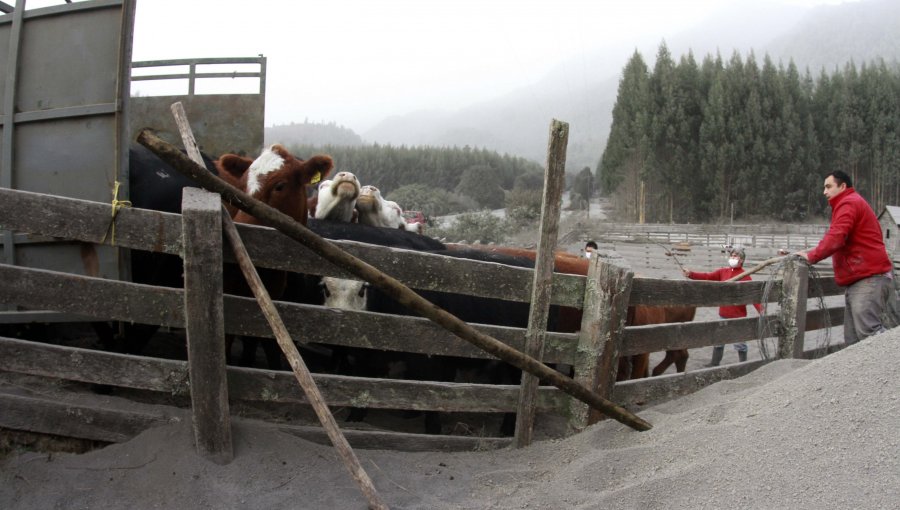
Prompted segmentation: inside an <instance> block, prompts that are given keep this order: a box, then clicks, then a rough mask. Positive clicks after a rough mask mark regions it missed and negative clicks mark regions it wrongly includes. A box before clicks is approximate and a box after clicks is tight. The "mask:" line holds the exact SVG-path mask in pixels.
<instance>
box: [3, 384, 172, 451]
mask: <svg viewBox="0 0 900 510" xmlns="http://www.w3.org/2000/svg"><path fill="white" fill-rule="evenodd" d="M147 408H148V411H147V412H139V411H134V410H131V411H126V410H121V409H109V408H103V407H100V406H99V405H95V404H73V403H71V402H58V401H55V400H52V399H46V398H36V397H30V396H23V395H11V394H8V393H5V392H0V410H2V412H0V427H3V428H6V429H13V430H23V431H27V432H36V433H40V434H54V435H58V436H64V437H76V438H80V439H90V440H94V441H106V442H110V443H119V442H122V441H128V440H129V439H131V438H133V437H134V436H136V435H138V434H140V433H141V432H143V431H144V430H146V429H148V428H150V427H157V426H160V425H165V424H167V423H170V422H172V421H173V420H180V419H186V418H187V413H185V412H184V411H182V410H176V409H175V408H172V411H171V414H169V413H167V414H162V413H160V412H159V410H158V409H156V410H155V412H150V411H149V406H147Z"/></svg>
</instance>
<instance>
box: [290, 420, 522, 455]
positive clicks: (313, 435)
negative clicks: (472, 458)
mask: <svg viewBox="0 0 900 510" xmlns="http://www.w3.org/2000/svg"><path fill="white" fill-rule="evenodd" d="M276 428H277V429H278V430H279V431H281V432H285V433H288V434H292V435H295V436H297V437H300V438H303V439H306V440H307V441H312V442H314V443H319V444H328V443H327V440H328V439H327V438H326V436H325V431H323V430H322V429H319V428H317V427H303V426H297V425H276ZM343 431H344V435H345V436H347V441H348V442H349V443H350V446H352V447H354V448H358V449H363V450H396V451H401V452H429V451H446V452H471V451H483V450H497V449H500V448H506V447H507V446H509V445H510V443H511V442H512V439H511V438H508V437H478V436H439V435H425V434H409V433H403V432H385V431H378V430H365V431H363V430H352V429H347V428H344V429H343Z"/></svg>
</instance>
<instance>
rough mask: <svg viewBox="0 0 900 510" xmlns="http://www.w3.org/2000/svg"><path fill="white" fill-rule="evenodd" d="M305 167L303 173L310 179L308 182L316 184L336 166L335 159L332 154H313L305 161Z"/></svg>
mask: <svg viewBox="0 0 900 510" xmlns="http://www.w3.org/2000/svg"><path fill="white" fill-rule="evenodd" d="M303 167H304V172H303V173H304V175H305V176H306V177H307V178H308V179H309V180H308V182H309V183H310V184H315V183H317V182H319V181H321V180H322V179H324V178H326V177H328V174H329V173H330V172H331V169H332V168H334V161H333V160H332V159H331V157H330V156H313V157H312V158H310V159H308V160H306V161H304V162H303Z"/></svg>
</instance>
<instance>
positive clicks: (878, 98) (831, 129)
mask: <svg viewBox="0 0 900 510" xmlns="http://www.w3.org/2000/svg"><path fill="white" fill-rule="evenodd" d="M655 60H656V63H655V65H654V66H653V68H652V69H650V68H648V66H647V64H646V63H645V60H644V58H643V57H642V56H641V54H640V53H638V52H635V53H634V55H633V56H632V58H631V60H630V61H629V62H628V64H627V65H626V67H625V69H624V71H623V74H622V79H621V81H620V84H619V95H618V100H617V102H616V106H615V108H614V109H613V123H612V128H611V131H610V136H609V142H608V144H607V145H606V149H605V151H604V153H603V157H602V159H601V161H600V164H599V165H598V168H597V176H598V180H599V182H600V186H601V189H602V192H603V193H604V194H608V195H610V197H611V198H612V203H613V205H614V209H615V213H616V215H617V216H618V217H619V218H620V219H623V220H625V221H638V222H675V223H686V222H714V221H722V220H725V219H728V218H730V217H731V215H732V214H733V215H734V217H735V218H736V219H743V220H752V219H754V218H773V219H776V220H782V221H791V222H796V221H805V220H807V219H809V218H810V217H813V216H816V217H818V216H821V215H822V213H823V212H824V209H825V207H827V203H826V202H825V201H824V200H823V199H822V195H821V187H822V181H823V180H824V176H825V175H826V174H827V173H828V172H830V171H833V170H843V171H845V172H847V173H848V174H849V175H850V176H851V178H852V180H853V183H854V186H855V187H856V188H857V190H858V191H860V192H861V193H862V194H863V196H865V197H866V198H867V199H868V200H869V202H870V203H871V205H872V206H873V207H874V208H875V210H876V211H879V210H881V208H883V207H884V205H887V204H896V203H900V171H898V168H900V129H898V128H900V71H898V70H897V68H896V67H889V66H887V65H886V64H885V63H884V62H883V61H878V62H873V63H869V64H862V65H861V66H860V67H859V68H857V66H856V65H855V64H852V63H851V64H848V65H846V66H845V67H844V68H843V69H842V70H840V71H836V72H834V73H826V72H824V71H823V72H822V73H821V74H820V75H819V76H817V77H815V78H814V77H812V76H811V75H810V74H809V73H808V72H807V73H805V74H802V75H801V74H800V73H799V72H798V70H797V68H796V66H794V65H793V63H789V64H788V65H787V66H783V65H778V66H776V65H775V64H774V63H773V62H772V59H771V58H769V57H768V56H765V57H764V58H763V61H762V63H761V64H760V63H758V62H757V60H756V57H755V56H754V55H753V54H751V55H750V56H749V57H748V58H747V59H743V58H741V56H740V55H739V54H737V53H735V54H734V55H732V56H731V58H730V59H728V60H727V62H726V61H724V60H723V58H722V57H721V56H719V55H714V56H706V57H704V59H703V62H702V63H701V64H698V63H697V61H696V60H695V59H694V57H693V55H691V54H690V53H689V54H688V55H686V56H683V57H681V58H680V59H679V60H678V62H676V61H675V60H674V59H673V58H672V56H671V54H670V52H669V50H668V48H667V47H666V45H664V44H663V45H661V46H660V47H659V50H658V52H657V55H656V59H655Z"/></svg>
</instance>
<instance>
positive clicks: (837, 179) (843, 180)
mask: <svg viewBox="0 0 900 510" xmlns="http://www.w3.org/2000/svg"><path fill="white" fill-rule="evenodd" d="M828 177H834V183H835V184H837V185H838V186H840V185H841V184H846V185H847V187H848V188H852V187H853V181H852V180H850V176H849V175H847V174H846V173H844V172H843V171H841V170H835V171H834V172H831V173H830V174H828V175H826V176H825V178H828Z"/></svg>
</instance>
